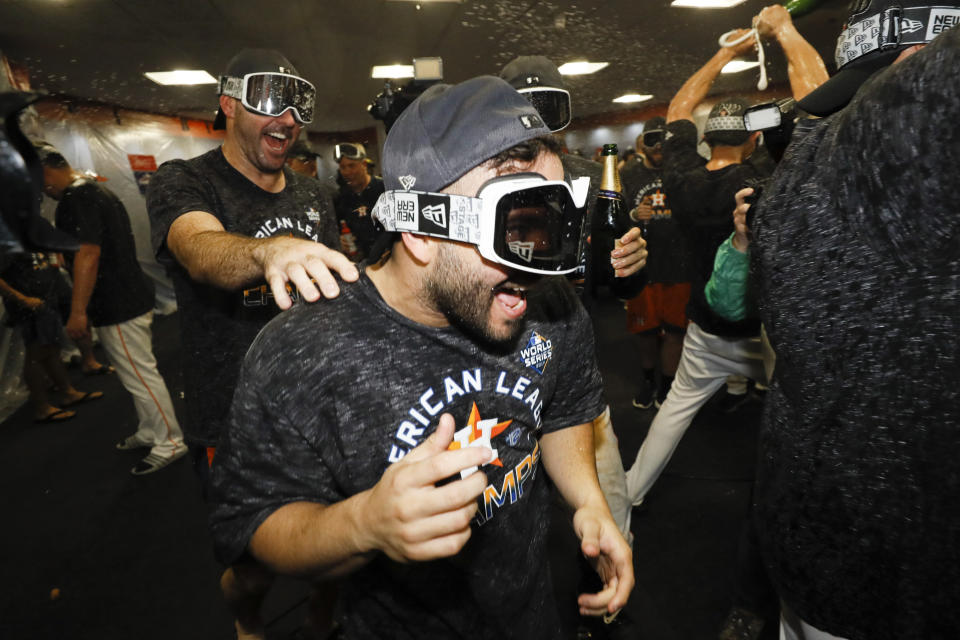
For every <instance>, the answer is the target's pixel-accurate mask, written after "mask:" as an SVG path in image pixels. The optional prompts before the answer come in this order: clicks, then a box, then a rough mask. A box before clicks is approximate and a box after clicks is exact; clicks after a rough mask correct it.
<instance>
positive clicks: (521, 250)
mask: <svg viewBox="0 0 960 640" xmlns="http://www.w3.org/2000/svg"><path fill="white" fill-rule="evenodd" d="M589 185H590V179H589V178H578V179H577V180H574V182H573V186H572V187H571V185H569V184H567V183H566V182H563V181H558V180H547V179H545V178H544V177H543V176H541V175H540V174H536V173H516V174H511V175H509V176H501V177H499V178H494V179H492V180H489V181H488V182H486V183H485V184H484V185H483V186H482V187H480V193H479V194H477V197H476V198H470V197H468V196H458V195H451V194H447V193H427V192H423V191H386V192H384V193H383V195H381V196H380V199H379V200H377V204H376V206H375V207H374V209H373V217H374V219H375V220H377V221H378V222H379V223H380V224H381V225H383V228H384V229H386V230H387V231H406V232H409V233H415V234H418V235H426V236H433V237H435V238H445V239H448V240H455V241H458V242H468V243H470V244H474V245H477V248H478V249H479V251H480V255H481V256H483V257H484V258H486V259H487V260H489V261H491V262H495V263H497V264H501V265H504V266H506V267H510V268H511V269H517V270H520V271H526V272H529V273H538V274H542V275H558V274H564V273H571V272H573V271H575V270H576V268H577V265H578V263H579V260H578V258H579V256H580V243H581V238H582V236H583V222H584V212H585V209H584V205H585V203H586V200H587V189H588V188H589Z"/></svg>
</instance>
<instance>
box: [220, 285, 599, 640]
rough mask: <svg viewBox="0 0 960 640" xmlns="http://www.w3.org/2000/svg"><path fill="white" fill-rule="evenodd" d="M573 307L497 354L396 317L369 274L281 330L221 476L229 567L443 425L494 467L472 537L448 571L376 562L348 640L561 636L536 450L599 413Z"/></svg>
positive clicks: (246, 380)
mask: <svg viewBox="0 0 960 640" xmlns="http://www.w3.org/2000/svg"><path fill="white" fill-rule="evenodd" d="M564 286H566V284H565V283H564ZM569 300H570V302H569V304H570V306H569V310H568V311H565V312H563V313H560V314H554V315H553V316H550V315H548V314H547V313H545V312H544V310H545V309H546V306H545V305H541V304H540V303H537V302H536V301H535V300H531V301H530V307H529V311H528V315H529V320H528V322H527V325H526V327H525V329H524V330H523V332H522V334H521V335H520V338H519V339H518V341H517V343H516V345H515V346H514V347H512V348H509V349H507V350H505V351H504V352H502V353H498V352H494V351H490V350H486V349H483V348H481V347H480V346H478V345H477V344H476V342H474V341H473V340H470V339H469V338H467V337H466V336H465V335H464V334H463V333H461V332H460V331H459V330H458V329H455V328H452V327H444V328H436V327H427V326H424V325H421V324H418V323H415V322H413V321H411V320H409V319H407V318H406V317H404V316H402V315H400V314H398V313H397V312H396V311H394V310H393V309H392V308H390V307H389V306H388V305H387V304H386V303H385V302H384V301H383V299H382V298H381V297H380V295H379V293H378V292H377V290H376V288H375V287H374V286H373V284H372V283H371V282H370V280H369V279H368V278H367V277H366V275H362V276H361V279H360V281H359V282H357V283H346V284H344V285H343V288H342V293H341V295H340V296H339V297H338V298H336V299H334V300H327V301H324V302H321V303H317V304H307V303H303V302H301V303H300V304H298V305H297V306H296V307H295V308H294V309H292V310H291V311H289V312H287V313H284V314H282V315H281V316H279V317H278V318H276V319H275V320H273V321H272V322H271V323H270V324H269V325H268V326H267V327H266V328H265V329H264V331H263V332H262V333H261V334H260V336H259V337H258V338H257V340H256V341H255V342H254V344H253V345H252V346H251V348H250V352H249V353H248V354H247V358H246V360H245V362H244V369H243V373H242V375H241V379H240V383H239V385H238V387H237V393H236V396H235V399H234V405H233V409H232V412H231V420H230V427H229V429H228V431H227V432H226V433H225V434H224V437H223V439H222V443H221V446H220V448H219V449H218V452H217V458H216V460H215V463H214V467H213V475H214V480H213V489H214V493H213V503H214V511H213V514H212V531H213V535H214V539H215V544H216V546H217V550H218V553H219V556H220V558H221V559H222V560H223V561H224V562H230V561H232V560H234V559H236V558H237V557H238V556H239V555H240V554H241V553H242V552H243V551H244V550H245V549H246V547H247V544H248V543H249V540H250V537H251V535H252V534H253V532H254V531H255V530H256V528H257V527H258V526H259V525H260V524H261V523H262V522H263V521H264V520H265V519H266V518H267V516H269V515H270V514H271V513H273V512H274V511H275V510H276V509H278V508H279V507H281V506H283V505H285V504H288V503H291V502H296V501H310V502H320V503H324V504H330V503H334V502H338V501H341V500H344V499H345V498H348V497H350V496H352V495H355V494H357V493H359V492H361V491H364V490H367V489H369V488H371V487H372V486H373V485H374V484H375V483H376V482H377V481H378V480H379V478H380V477H381V475H382V474H383V472H384V470H385V469H386V468H387V466H388V465H390V464H391V463H392V462H394V461H396V460H399V459H401V458H402V457H403V456H404V455H406V454H407V453H408V452H409V451H410V450H412V449H413V448H414V447H416V446H417V445H418V444H420V443H421V442H422V441H423V440H424V439H425V438H427V437H428V436H429V435H430V434H431V433H433V431H434V430H435V429H436V426H437V423H438V421H439V418H440V416H441V415H442V414H443V413H449V414H451V415H452V416H453V418H454V420H455V422H456V429H457V431H456V435H455V441H456V442H460V443H461V444H462V445H467V444H469V443H470V442H471V441H475V440H477V439H482V438H487V439H488V441H489V442H490V445H491V446H492V448H493V449H494V450H495V451H496V455H497V460H496V462H495V463H494V464H490V465H487V466H486V467H485V468H484V471H485V472H486V474H487V478H488V486H487V488H486V490H485V491H484V493H483V495H482V496H481V497H480V498H479V499H478V512H477V515H476V516H475V518H474V521H473V523H472V528H473V534H472V536H471V539H470V540H469V542H468V543H467V545H466V547H465V548H464V549H463V550H462V551H461V552H460V553H459V554H457V555H456V556H455V557H452V558H448V559H444V560H437V561H434V562H426V563H411V564H398V563H395V562H392V561H391V560H389V559H388V558H387V557H386V556H385V555H382V554H378V555H377V556H376V557H375V558H374V559H373V560H372V561H371V562H370V563H369V564H368V565H366V566H365V567H363V568H362V569H360V570H358V571H356V572H355V573H353V574H351V575H350V576H348V577H347V578H346V579H345V580H344V582H343V584H342V592H341V598H340V602H341V604H342V605H343V608H344V611H343V618H342V619H341V624H342V625H343V629H344V631H345V633H346V637H349V638H400V639H407V638H409V639H414V638H417V639H419V638H491V639H493V638H497V639H499V638H544V639H546V638H550V639H551V640H553V639H554V638H557V637H560V634H559V622H558V617H557V608H556V604H555V602H554V601H553V586H552V583H551V580H550V575H549V569H548V563H547V560H546V557H545V555H544V551H545V549H544V545H545V541H546V537H545V536H546V534H547V529H548V525H549V514H548V502H549V491H548V485H547V478H546V477H544V473H545V472H544V470H543V469H542V468H541V466H540V463H539V460H540V444H539V442H540V441H539V439H540V436H541V434H544V433H550V432H552V431H556V430H558V429H563V428H565V427H569V426H574V425H579V424H583V423H588V422H590V421H591V420H593V419H594V418H595V417H596V416H598V415H599V414H600V413H601V412H602V411H603V409H604V406H605V403H604V400H603V397H602V382H601V379H600V374H599V372H598V370H597V366H596V362H595V357H594V346H593V338H592V334H591V329H590V324H589V319H588V318H587V316H586V313H585V312H584V311H583V308H582V307H581V305H580V304H579V302H578V301H576V299H575V298H573V296H572V293H571V294H570V295H569Z"/></svg>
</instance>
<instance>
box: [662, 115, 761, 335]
mask: <svg viewBox="0 0 960 640" xmlns="http://www.w3.org/2000/svg"><path fill="white" fill-rule="evenodd" d="M706 164H707V161H706V160H704V159H703V158H702V157H701V156H700V155H699V154H698V153H697V128H696V126H695V125H694V124H693V122H691V121H690V120H677V121H674V122H670V123H668V124H667V137H666V141H665V142H664V144H663V167H664V168H663V185H664V187H665V188H666V190H667V193H669V194H670V208H671V212H672V214H673V218H674V219H675V220H676V221H677V223H678V224H679V225H680V229H681V231H682V232H683V235H684V239H685V241H686V244H687V248H688V250H689V256H690V271H689V275H690V302H689V304H688V305H687V317H689V318H690V320H692V321H694V322H696V323H697V324H698V325H699V326H700V328H702V329H703V330H704V331H707V332H709V333H712V334H714V335H719V336H724V337H731V338H735V337H747V336H754V335H757V334H759V333H760V323H759V321H758V320H756V319H747V320H742V321H739V322H730V321H728V320H724V319H723V318H721V317H720V316H718V315H717V314H715V313H714V312H713V311H712V310H711V309H710V305H709V304H708V303H707V299H706V297H705V295H704V287H705V286H706V284H707V281H708V280H709V279H710V274H711V272H712V271H713V260H714V257H715V256H716V255H717V249H718V248H719V247H720V245H721V244H722V243H723V241H724V240H726V239H727V238H728V237H729V236H730V234H731V233H733V230H734V229H733V209H734V207H736V201H735V199H734V195H735V194H736V193H737V191H739V190H740V189H742V188H743V187H744V186H745V185H746V183H747V181H748V180H751V179H756V178H757V177H759V174H758V173H757V170H756V169H755V168H754V167H753V166H752V165H750V164H748V163H744V164H732V165H728V166H726V167H723V168H722V169H718V170H716V171H709V170H708V169H707V167H706Z"/></svg>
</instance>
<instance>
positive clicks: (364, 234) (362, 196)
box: [333, 142, 383, 262]
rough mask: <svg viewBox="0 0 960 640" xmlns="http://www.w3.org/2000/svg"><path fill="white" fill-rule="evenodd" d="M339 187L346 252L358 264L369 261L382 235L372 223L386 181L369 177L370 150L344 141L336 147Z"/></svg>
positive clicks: (339, 212)
mask: <svg viewBox="0 0 960 640" xmlns="http://www.w3.org/2000/svg"><path fill="white" fill-rule="evenodd" d="M333 158H334V160H336V161H337V167H338V172H339V175H338V177H337V184H338V185H339V186H340V188H339V190H338V191H337V195H336V197H335V198H334V201H333V204H334V206H335V207H336V210H337V219H338V220H339V221H340V233H341V236H340V242H341V244H342V245H343V249H344V253H346V254H347V255H351V254H353V255H352V257H353V259H354V261H355V262H359V261H361V260H363V259H364V258H366V256H367V253H368V252H369V251H370V247H372V246H373V242H374V240H376V238H377V235H378V234H379V231H378V229H377V228H376V227H375V225H374V223H373V217H372V215H371V214H372V213H373V207H374V205H376V204H377V198H379V197H380V194H381V193H383V180H381V179H380V178H378V177H376V176H373V175H371V174H370V168H371V165H370V160H369V159H368V158H367V150H366V149H365V148H364V146H363V145H362V144H359V143H356V142H341V143H339V144H337V145H335V146H334V148H333Z"/></svg>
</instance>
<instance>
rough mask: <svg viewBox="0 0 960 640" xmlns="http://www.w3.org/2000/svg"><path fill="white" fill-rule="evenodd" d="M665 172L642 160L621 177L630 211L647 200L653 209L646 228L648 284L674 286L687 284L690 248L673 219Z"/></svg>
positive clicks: (626, 169) (630, 165)
mask: <svg viewBox="0 0 960 640" xmlns="http://www.w3.org/2000/svg"><path fill="white" fill-rule="evenodd" d="M662 176H663V169H662V168H650V167H647V166H646V165H644V164H643V161H642V160H639V161H636V162H631V163H629V164H627V165H626V166H625V167H624V168H623V172H622V173H621V175H620V179H621V181H623V191H624V194H623V195H624V198H625V199H626V204H627V207H628V208H629V209H633V208H634V207H636V206H637V205H639V204H640V203H642V202H644V201H646V203H647V204H649V205H650V206H651V207H652V208H653V217H652V218H650V220H648V221H647V223H646V225H641V223H638V222H634V226H644V227H645V231H644V238H646V240H647V266H646V267H645V270H646V273H647V282H661V283H665V284H674V283H677V282H687V281H688V280H689V279H690V276H689V275H687V269H688V266H687V263H688V261H689V259H688V257H687V247H686V244H684V241H683V234H682V233H681V232H680V228H679V226H678V225H677V222H676V220H674V219H673V212H672V211H671V209H670V202H669V201H668V199H667V195H666V191H665V190H664V188H663V180H662Z"/></svg>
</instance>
